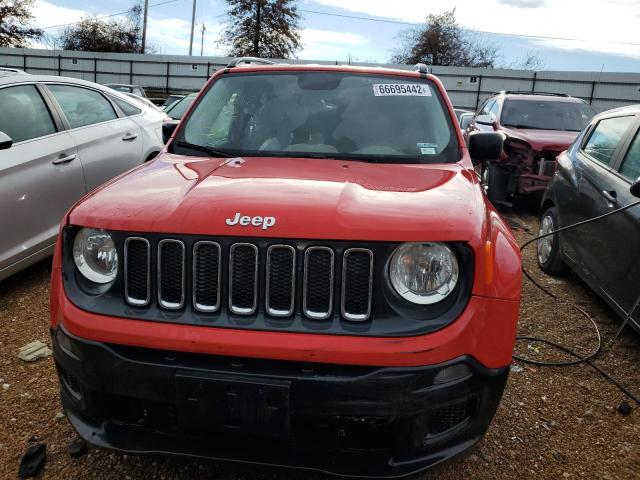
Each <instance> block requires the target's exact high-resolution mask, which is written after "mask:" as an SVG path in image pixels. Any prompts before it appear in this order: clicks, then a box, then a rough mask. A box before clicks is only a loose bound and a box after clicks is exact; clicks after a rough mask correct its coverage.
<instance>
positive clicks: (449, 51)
mask: <svg viewBox="0 0 640 480" xmlns="http://www.w3.org/2000/svg"><path fill="white" fill-rule="evenodd" d="M497 58H498V54H497V49H496V48H494V47H492V46H490V45H483V44H482V43H480V42H479V41H477V39H473V38H471V36H470V35H468V34H467V33H466V32H465V31H464V30H463V29H462V28H460V26H459V25H458V24H457V22H456V10H455V8H454V9H453V10H451V11H449V12H444V13H440V14H431V15H428V16H427V20H426V24H425V25H424V26H422V27H419V28H418V29H416V30H413V31H409V32H405V36H404V38H403V39H402V40H401V46H400V48H399V50H398V51H397V52H396V53H395V54H394V56H393V58H392V61H393V62H396V63H407V64H414V63H427V64H429V65H444V66H456V67H493V66H494V64H495V62H496V60H497Z"/></svg>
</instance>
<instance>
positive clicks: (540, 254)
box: [536, 207, 567, 275]
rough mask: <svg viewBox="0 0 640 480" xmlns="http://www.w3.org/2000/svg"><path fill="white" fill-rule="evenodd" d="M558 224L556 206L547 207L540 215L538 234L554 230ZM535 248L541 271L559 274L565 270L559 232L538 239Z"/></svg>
mask: <svg viewBox="0 0 640 480" xmlns="http://www.w3.org/2000/svg"><path fill="white" fill-rule="evenodd" d="M559 225H560V224H559V222H558V211H557V209H556V207H550V208H547V209H546V210H545V211H544V213H543V214H542V215H541V216H540V228H539V230H538V236H540V235H544V234H547V233H551V232H554V231H556V230H557V229H558V228H559ZM536 249H537V258H538V265H539V266H540V269H541V270H542V271H543V272H545V273H548V274H549V275H561V274H563V273H565V272H566V270H567V265H566V264H565V263H564V261H563V260H562V253H561V251H560V235H559V234H557V233H556V234H554V235H550V236H548V237H545V238H541V239H539V240H538V241H537V242H536Z"/></svg>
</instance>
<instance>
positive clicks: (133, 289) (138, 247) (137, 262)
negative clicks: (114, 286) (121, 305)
mask: <svg viewBox="0 0 640 480" xmlns="http://www.w3.org/2000/svg"><path fill="white" fill-rule="evenodd" d="M124 295H125V298H126V300H127V303H129V304H130V305H134V306H136V307H143V306H146V305H149V301H150V300H151V248H150V247H149V241H148V240H147V239H146V238H140V237H129V238H127V239H126V240H125V243H124Z"/></svg>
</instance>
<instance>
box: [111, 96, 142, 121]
mask: <svg viewBox="0 0 640 480" xmlns="http://www.w3.org/2000/svg"><path fill="white" fill-rule="evenodd" d="M111 100H113V101H114V102H115V104H116V105H118V108H120V110H122V113H124V114H125V115H126V116H127V117H130V116H132V115H138V114H139V113H142V110H140V109H139V108H138V107H134V106H133V105H131V104H130V103H129V102H125V101H124V100H122V99H121V98H117V97H111Z"/></svg>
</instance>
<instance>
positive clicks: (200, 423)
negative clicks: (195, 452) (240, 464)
mask: <svg viewBox="0 0 640 480" xmlns="http://www.w3.org/2000/svg"><path fill="white" fill-rule="evenodd" d="M175 381H176V407H177V408H176V410H177V412H176V413H177V421H178V425H179V426H181V427H184V428H189V429H195V430H213V431H222V432H234V433H239V434H250V435H259V436H265V437H288V436H289V427H290V402H289V391H290V386H291V385H290V382H288V381H282V380H270V379H253V378H248V377H243V376H239V375H225V374H208V373H203V374H192V373H189V374H186V373H178V374H176V378H175Z"/></svg>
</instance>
